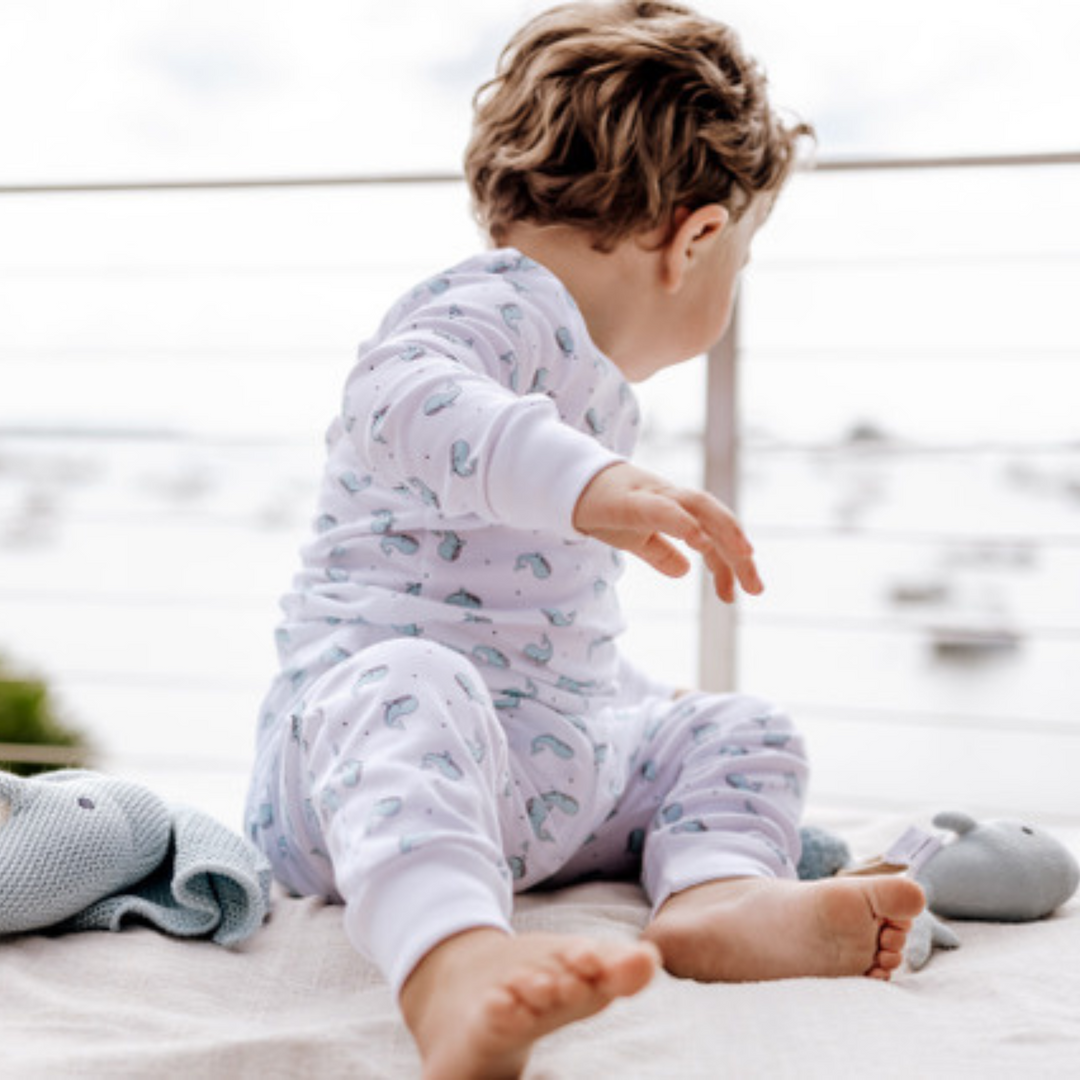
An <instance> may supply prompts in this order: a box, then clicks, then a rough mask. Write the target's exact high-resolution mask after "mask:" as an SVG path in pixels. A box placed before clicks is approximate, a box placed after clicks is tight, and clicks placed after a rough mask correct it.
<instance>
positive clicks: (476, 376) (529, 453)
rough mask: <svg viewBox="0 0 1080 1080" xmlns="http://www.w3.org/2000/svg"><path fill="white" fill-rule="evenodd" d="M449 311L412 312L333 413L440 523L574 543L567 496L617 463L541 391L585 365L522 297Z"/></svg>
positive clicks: (378, 467)
mask: <svg viewBox="0 0 1080 1080" xmlns="http://www.w3.org/2000/svg"><path fill="white" fill-rule="evenodd" d="M507 309H510V310H509V311H508V310H507ZM450 310H452V311H453V312H454V314H453V316H449V315H447V316H440V315H438V314H434V313H420V314H419V317H418V318H414V319H413V320H412V321H411V322H410V323H409V324H408V325H406V326H403V327H401V328H400V329H398V330H397V332H395V333H394V334H393V336H391V337H389V338H386V339H384V340H382V341H381V342H380V343H379V344H378V345H377V346H376V347H375V348H373V349H371V350H370V351H368V352H366V353H365V354H364V356H363V359H362V360H361V362H360V363H359V364H358V365H357V367H356V368H355V369H354V372H353V374H352V376H351V378H350V380H349V382H348V384H347V386H346V391H345V402H344V407H343V414H344V425H345V429H346V431H347V432H348V433H349V436H350V438H351V439H352V441H353V444H354V446H355V448H356V452H357V456H358V459H359V462H360V464H361V466H362V467H363V468H364V469H365V470H366V471H369V472H371V473H373V474H376V475H378V476H380V477H381V478H382V479H383V481H384V482H388V483H389V484H390V485H391V486H397V487H398V488H399V490H401V491H403V492H404V491H411V492H412V493H413V494H416V495H418V496H419V497H420V498H421V499H423V500H424V501H425V502H426V503H427V504H428V505H429V506H430V507H432V508H434V509H436V510H438V511H440V512H441V513H442V514H443V515H444V516H446V517H459V516H461V515H465V514H475V515H477V516H478V517H480V518H481V519H482V520H484V521H485V522H488V523H492V524H507V525H512V526H513V527H515V528H518V529H541V530H544V531H547V532H552V533H555V534H557V535H559V536H562V537H564V538H575V537H578V536H579V535H580V534H578V533H577V532H576V530H575V529H574V528H573V524H572V517H573V511H574V507H575V505H576V502H577V499H578V496H579V495H580V493H581V491H582V490H583V489H584V487H585V485H586V484H587V483H588V481H589V480H590V479H591V478H592V477H593V476H594V475H595V474H596V473H597V472H599V471H600V470H601V469H603V468H605V467H607V466H608V465H611V464H613V463H614V462H616V461H619V460H621V458H620V456H619V455H618V454H616V453H614V452H613V451H611V450H609V449H607V448H605V447H604V446H603V445H602V444H601V443H600V442H599V441H598V440H597V439H596V438H595V437H593V436H592V435H590V434H586V433H585V432H584V431H580V430H577V429H575V428H574V427H573V426H571V425H570V424H569V423H567V422H565V421H564V419H563V418H562V417H561V416H560V414H559V408H558V405H557V404H556V402H555V401H554V400H553V399H552V398H551V397H549V396H548V395H547V394H546V393H544V392H542V388H543V386H544V384H545V382H546V380H547V376H548V372H549V371H550V368H551V367H552V366H554V365H555V364H565V363H575V362H576V363H581V364H584V363H586V362H587V361H585V360H583V359H582V360H575V359H573V358H568V357H567V356H566V355H564V350H560V346H559V339H558V338H557V337H556V335H555V332H554V330H552V331H551V333H550V335H548V334H546V333H545V331H546V330H547V323H546V321H545V320H544V319H543V318H541V317H537V316H534V315H533V314H532V312H531V311H530V306H529V304H528V302H527V301H526V300H524V299H522V300H520V301H519V302H517V303H514V304H512V305H510V304H504V305H501V306H498V305H497V306H495V307H493V308H486V307H482V306H479V305H476V306H473V305H468V306H465V305H464V304H463V306H461V307H458V306H457V305H455V306H454V307H453V308H452V309H450ZM545 337H550V340H545ZM522 386H528V387H534V389H532V391H531V392H528V391H527V392H525V393H521V392H520V387H522Z"/></svg>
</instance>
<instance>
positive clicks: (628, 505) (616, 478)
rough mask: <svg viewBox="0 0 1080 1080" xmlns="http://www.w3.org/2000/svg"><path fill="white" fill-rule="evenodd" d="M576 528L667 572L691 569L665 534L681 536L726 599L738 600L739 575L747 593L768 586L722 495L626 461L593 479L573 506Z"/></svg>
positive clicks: (670, 574)
mask: <svg viewBox="0 0 1080 1080" xmlns="http://www.w3.org/2000/svg"><path fill="white" fill-rule="evenodd" d="M574 527H575V528H576V529H577V530H578V532H582V533H585V535H586V536H593V537H595V538H596V539H597V540H602V541H603V542H604V543H605V544H610V545H611V546H612V547H617V548H621V549H622V550H623V551H629V552H631V553H632V554H634V555H637V556H639V557H640V558H642V559H644V560H645V561H646V562H647V563H648V564H649V565H650V566H652V567H654V568H655V569H657V570H659V571H660V573H662V574H667V575H668V577H681V576H682V575H683V574H685V573H686V572H687V570H689V569H690V562H689V560H688V559H687V558H686V556H685V555H684V554H683V553H682V552H681V551H679V549H678V548H677V547H675V545H674V544H673V543H671V541H670V540H668V539H667V538H666V537H667V536H673V537H675V538H676V539H677V540H682V541H683V542H684V543H686V544H688V545H689V546H690V547H691V548H693V549H694V550H695V551H699V552H701V554H702V555H703V556H704V558H705V564H706V566H708V568H709V570H710V571H711V572H712V575H713V580H714V582H715V584H716V595H717V596H719V597H720V599H721V600H724V601H726V602H728V603H732V602H733V601H734V599H735V579H736V578H737V579H738V581H739V584H740V585H741V586H742V587H743V588H744V589H745V590H746V591H747V592H748V593H754V594H756V593H760V592H761V591H762V590H763V589H764V588H765V586H764V585H763V584H762V582H761V578H760V577H759V576H758V572H757V567H756V566H755V564H754V558H753V552H754V549H753V548H752V547H751V546H750V542H749V541H748V540H747V539H746V536H745V535H744V534H743V531H742V529H741V528H740V527H739V523H738V522H737V521H736V520H735V516H734V515H733V514H732V513H731V511H730V510H728V508H727V507H726V506H724V504H723V503H722V502H720V500H719V499H716V498H714V497H713V496H712V495H709V494H708V493H707V492H704V491H695V490H693V489H692V488H680V487H676V486H675V485H674V484H669V483H668V482H667V481H666V480H663V479H661V478H660V477H659V476H654V475H653V474H652V473H648V472H645V471H644V470H643V469H639V468H638V467H637V466H636V465H631V464H629V463H628V462H619V463H618V464H616V465H610V466H608V468H606V469H604V470H602V471H601V472H598V473H597V474H596V476H594V477H593V478H592V480H591V481H590V482H589V484H588V485H587V486H586V488H585V490H584V491H583V492H582V493H581V497H580V498H579V499H578V502H577V506H576V507H575V508H574ZM662 534H666V535H662Z"/></svg>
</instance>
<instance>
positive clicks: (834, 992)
mask: <svg viewBox="0 0 1080 1080" xmlns="http://www.w3.org/2000/svg"><path fill="white" fill-rule="evenodd" d="M812 820H813V821H814V823H816V824H822V825H826V826H828V827H830V828H832V829H834V830H836V831H838V832H840V834H841V835H843V836H844V837H845V839H847V840H848V842H849V843H850V844H851V846H852V848H853V850H854V852H855V854H856V855H857V856H862V855H870V854H874V853H875V852H877V851H879V850H881V849H882V848H884V846H886V845H887V844H888V843H889V842H891V841H892V840H894V839H896V837H897V836H898V835H899V833H900V832H902V831H903V829H904V828H905V827H906V826H907V825H910V824H922V825H924V826H925V825H927V824H928V821H929V815H926V816H925V817H921V816H915V817H903V818H899V817H890V818H887V819H882V818H875V819H870V818H869V817H868V815H866V814H861V815H860V814H842V813H836V814H832V815H826V816H823V817H817V818H814V819H812ZM1049 827H1050V828H1051V831H1053V832H1054V833H1055V835H1058V836H1059V837H1060V838H1061V839H1062V840H1064V841H1065V842H1066V843H1067V844H1069V846H1070V847H1071V848H1072V849H1073V850H1074V851H1076V852H1078V853H1080V829H1062V828H1054V827H1053V826H1052V825H1050V826H1049ZM646 917H647V906H646V903H645V901H644V898H643V896H642V894H641V893H640V891H639V890H638V889H637V888H636V887H635V886H633V885H629V884H590V885H584V886H580V887H577V888H573V889H568V890H565V891H563V892H560V893H553V894H535V895H529V896H525V897H521V898H519V901H518V911H517V915H516V924H517V925H518V927H520V928H522V929H525V928H530V929H545V930H565V931H575V932H577V931H581V932H586V933H594V934H603V935H611V936H615V937H622V938H627V939H630V938H633V937H634V935H636V934H637V933H638V931H639V929H640V928H641V927H642V926H643V925H644V922H645V919H646ZM952 926H953V928H954V929H955V930H956V931H957V932H958V933H959V935H960V937H961V940H962V945H961V947H960V948H959V949H957V950H955V951H952V952H937V953H935V954H934V956H933V957H932V959H931V960H930V962H929V964H928V965H927V966H926V967H925V968H923V969H922V970H921V971H918V972H912V971H909V970H907V968H906V967H905V968H904V969H902V970H901V971H900V972H899V973H898V974H897V975H896V976H895V977H894V979H893V981H892V982H891V983H881V982H877V981H874V980H871V979H862V978H854V979H838V980H826V979H790V980H783V981H779V982H770V983H753V984H737V985H711V986H705V985H700V984H695V983H692V982H687V981H682V980H677V979H674V978H671V977H670V976H668V975H666V974H661V975H660V976H658V977H657V979H656V980H655V982H654V983H653V984H652V985H651V986H650V987H649V988H648V989H647V990H646V991H645V992H644V993H642V994H641V995H639V996H638V997H636V998H633V999H630V1000H625V1001H620V1002H617V1003H616V1004H615V1005H614V1006H612V1007H611V1008H610V1009H608V1010H607V1011H605V1012H604V1013H602V1014H600V1015H599V1016H597V1017H594V1018H592V1019H591V1020H588V1021H585V1022H583V1023H581V1024H577V1025H575V1026H573V1027H571V1028H567V1029H564V1030H562V1031H560V1032H557V1033H556V1034H555V1035H553V1036H550V1037H549V1038H548V1039H546V1040H544V1041H543V1042H542V1043H541V1044H540V1045H539V1046H538V1048H537V1049H536V1051H535V1053H534V1055H533V1058H532V1062H531V1064H530V1067H529V1070H528V1072H527V1074H526V1076H527V1077H528V1080H541V1078H545V1080H547V1078H550V1080H577V1078H581V1080H597V1078H598V1077H606V1076H610V1077H613V1078H619V1080H638V1078H640V1080H652V1078H656V1080H661V1078H662V1080H690V1078H699V1077H700V1078H705V1077H709V1078H712V1077H748V1078H752V1080H753V1078H758V1077H761V1078H767V1080H782V1078H785V1077H791V1078H798V1080H808V1078H810V1080H813V1078H817V1077H820V1078H822V1080H824V1078H826V1077H827V1078H829V1080H834V1078H835V1077H838V1076H840V1077H843V1076H857V1077H860V1078H864V1077H868V1078H877V1077H896V1078H904V1080H928V1078H930V1080H933V1078H937V1077H941V1078H949V1080H953V1078H958V1077H972V1078H979V1080H994V1078H998V1077H1001V1078H1005V1077H1008V1078H1009V1080H1017V1078H1025V1077H1032V1078H1036V1077H1038V1078H1048V1077H1049V1078H1056V1077H1080V898H1078V897H1074V898H1073V899H1072V900H1071V901H1070V902H1069V903H1068V904H1067V905H1065V907H1063V908H1062V909H1061V910H1060V911H1059V912H1057V913H1056V914H1055V915H1054V916H1052V917H1050V918H1048V919H1045V920H1042V921H1040V922H1036V923H1028V924H1021V925H1015V924H1014V925H1005V924H982V923H960V922H956V923H953V924H952ZM0 1076H2V1077H19V1078H21V1080H39V1078H40V1080H46V1078H48V1080H69V1078H71V1080H76V1078H77V1080H97V1078H102V1080H104V1078H110V1080H111V1078H132V1080H134V1078H136V1077H138V1078H140V1080H142V1078H147V1077H152V1078H154V1080H172V1078H176V1080H180V1078H184V1080H189V1078H190V1077H193V1076H195V1077H199V1078H200V1080H243V1078H247V1077H251V1078H253V1080H254V1078H258V1080H276V1078H281V1080H285V1078H294V1077H295V1078H303V1080H337V1078H338V1077H341V1078H345V1077H349V1078H351V1080H356V1078H372V1080H380V1078H388V1080H407V1078H411V1077H418V1076H419V1061H418V1058H417V1056H416V1053H415V1051H414V1049H413V1047H412V1043H411V1040H410V1038H409V1036H408V1034H407V1032H406V1031H405V1029H404V1027H403V1026H402V1025H401V1023H400V1021H399V1020H398V1019H397V1016H396V1012H395V1009H394V1005H393V1002H392V1001H391V998H390V994H389V992H388V990H387V988H386V986H385V984H384V983H383V982H382V980H381V978H380V977H379V976H378V975H377V973H376V972H375V971H374V970H373V969H372V968H371V967H370V966H368V965H367V964H365V963H364V962H363V961H361V960H360V959H359V958H358V957H357V956H356V955H355V954H354V953H353V952H352V951H351V949H350V947H349V945H348V943H347V942H346V940H345V936H344V933H343V930H342V926H341V910H340V909H338V908H334V907H328V906H326V905H324V904H322V903H320V902H317V901H314V900H297V899H291V898H287V897H284V896H282V895H278V896H276V897H275V905H274V912H273V915H272V917H271V920H270V922H269V923H267V925H266V926H265V927H264V928H263V929H262V930H260V931H259V932H258V933H257V934H256V935H255V936H254V937H253V938H252V939H251V940H250V941H249V942H247V943H245V944H244V945H242V946H240V947H238V948H233V949H226V948H223V947H221V946H219V945H215V944H211V943H205V942H191V941H178V940H174V939H171V938H167V937H164V936H162V935H161V934H159V933H158V932H156V931H153V930H149V929H141V928H132V929H128V930H125V931H123V932H121V933H118V934H112V933H100V932H90V933H77V934H69V935H66V936H60V937H53V938H50V937H47V936H41V935H33V936H28V937H23V938H11V939H7V940H3V941H0Z"/></svg>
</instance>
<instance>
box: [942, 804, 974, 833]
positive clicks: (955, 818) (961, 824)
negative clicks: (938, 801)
mask: <svg viewBox="0 0 1080 1080" xmlns="http://www.w3.org/2000/svg"><path fill="white" fill-rule="evenodd" d="M934 824H935V825H936V826H937V827H938V828H939V829H952V831H953V832H954V833H956V834H957V835H958V836H963V835H964V833H966V832H971V830H972V829H974V828H975V826H976V825H978V822H977V821H976V820H975V819H974V818H973V817H972V816H971V815H970V814H965V813H964V812H963V811H962V810H942V811H941V813H940V814H937V815H936V816H935V817H934Z"/></svg>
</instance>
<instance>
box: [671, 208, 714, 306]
mask: <svg viewBox="0 0 1080 1080" xmlns="http://www.w3.org/2000/svg"><path fill="white" fill-rule="evenodd" d="M730 216H731V215H730V214H729V213H728V209H727V207H726V206H721V205H720V204H719V203H709V204H708V205H707V206H699V207H698V208H697V209H696V210H688V209H687V208H686V207H682V206H681V207H679V208H678V209H676V211H675V213H674V215H673V217H672V228H671V231H670V233H669V235H668V238H667V240H665V241H664V244H663V246H662V250H661V260H660V274H661V284H662V285H663V287H664V290H665V291H666V292H670V293H676V292H678V291H679V289H680V288H682V284H683V281H684V279H685V277H686V272H687V270H689V269H690V267H691V266H692V265H693V264H694V262H695V261H696V260H697V258H698V256H699V254H700V253H701V251H702V250H703V246H704V245H706V244H709V243H711V242H712V241H714V240H715V239H716V238H717V237H719V235H720V234H721V233H722V232H723V231H724V227H725V226H726V225H727V223H728V219H729V217H730Z"/></svg>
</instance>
